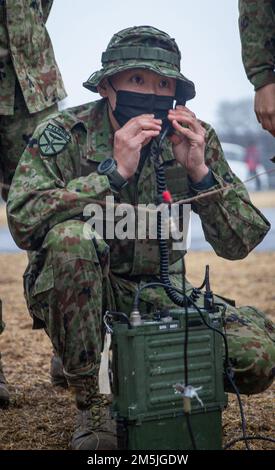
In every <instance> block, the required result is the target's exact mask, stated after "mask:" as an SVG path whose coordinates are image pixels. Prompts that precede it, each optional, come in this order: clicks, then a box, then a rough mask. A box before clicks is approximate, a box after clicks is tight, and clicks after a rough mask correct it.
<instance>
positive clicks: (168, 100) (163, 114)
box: [111, 84, 175, 129]
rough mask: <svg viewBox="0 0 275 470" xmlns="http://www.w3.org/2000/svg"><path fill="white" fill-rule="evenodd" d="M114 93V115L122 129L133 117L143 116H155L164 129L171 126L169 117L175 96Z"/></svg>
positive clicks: (127, 92)
mask: <svg viewBox="0 0 275 470" xmlns="http://www.w3.org/2000/svg"><path fill="white" fill-rule="evenodd" d="M111 86H112V84H111ZM113 89H114V88H113ZM114 91H115V92H116V107H115V109H114V110H113V115H114V117H115V118H116V120H117V122H118V124H119V125H120V126H121V127H122V126H124V124H126V123H127V122H128V121H129V120H130V119H132V118H133V117H137V116H140V115H141V114H154V116H155V118H156V119H162V129H164V128H166V127H167V125H169V124H170V121H168V119H167V115H168V111H169V109H172V108H173V102H174V99H175V98H174V97H173V96H162V95H154V94H151V93H136V92H134V91H124V90H119V91H116V90H115V89H114Z"/></svg>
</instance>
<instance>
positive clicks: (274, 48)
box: [239, 0, 275, 90]
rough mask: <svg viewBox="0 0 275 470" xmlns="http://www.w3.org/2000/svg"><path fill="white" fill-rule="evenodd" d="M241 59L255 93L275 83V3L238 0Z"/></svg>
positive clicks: (266, 0) (263, 0) (259, 0)
mask: <svg viewBox="0 0 275 470" xmlns="http://www.w3.org/2000/svg"><path fill="white" fill-rule="evenodd" d="M239 12H240V17H239V29H240V36H241V42H242V58H243V63H244V67H245V71H246V74H247V77H248V79H249V80H250V81H251V83H252V84H253V85H254V87H255V90H258V89H259V88H261V87H263V86H265V85H268V84H269V83H275V0H239Z"/></svg>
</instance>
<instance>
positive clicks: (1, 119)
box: [0, 84, 58, 201]
mask: <svg viewBox="0 0 275 470" xmlns="http://www.w3.org/2000/svg"><path fill="white" fill-rule="evenodd" d="M57 109H58V108H57V105H56V104H55V105H53V106H50V107H49V108H47V109H45V110H43V111H40V112H38V113H34V114H30V113H29V111H28V109H27V107H26V104H25V101H24V98H23V95H22V92H21V89H20V86H19V84H17V86H16V93H15V102H14V114H13V115H12V116H1V115H0V182H1V183H3V184H4V185H5V186H4V187H3V188H2V197H3V199H4V201H6V200H7V197H8V188H9V186H10V184H11V181H12V178H13V175H14V172H15V170H16V167H17V164H18V162H19V160H20V157H21V155H22V153H23V152H24V150H25V147H26V145H27V144H28V142H29V140H30V138H31V136H32V134H33V132H34V130H35V128H36V127H37V125H38V124H39V123H40V122H41V121H42V120H43V119H45V118H46V117H47V116H49V115H50V114H52V113H53V112H56V111H57Z"/></svg>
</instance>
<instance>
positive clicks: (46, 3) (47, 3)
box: [42, 0, 53, 23]
mask: <svg viewBox="0 0 275 470" xmlns="http://www.w3.org/2000/svg"><path fill="white" fill-rule="evenodd" d="M52 5H53V0H42V10H43V18H44V23H46V22H47V20H48V17H49V14H50V11H51V8H52Z"/></svg>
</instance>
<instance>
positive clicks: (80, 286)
mask: <svg viewBox="0 0 275 470" xmlns="http://www.w3.org/2000/svg"><path fill="white" fill-rule="evenodd" d="M168 38H169V39H168ZM139 41H140V42H139ZM173 41H174V40H172V39H171V38H170V37H169V36H168V35H165V33H161V32H160V31H159V30H157V29H155V28H150V27H136V28H129V29H127V30H123V31H122V32H120V33H118V34H117V35H115V36H114V37H113V38H112V40H111V42H110V43H109V46H108V48H107V52H108V54H105V56H103V58H104V60H105V61H106V62H105V64H104V67H103V69H102V71H99V72H96V73H95V74H93V75H92V76H91V77H90V79H89V80H88V82H86V84H85V86H86V87H88V88H90V89H91V90H93V91H96V86H97V84H98V83H100V81H101V79H102V77H103V76H112V74H114V73H116V72H117V71H120V70H127V68H128V69H131V68H137V67H143V68H149V69H150V70H152V71H154V72H156V73H158V74H160V75H163V76H168V77H175V78H176V79H177V84H178V82H181V84H183V88H184V90H185V92H186V96H187V98H191V97H193V96H194V84H193V83H192V82H190V81H189V80H188V79H186V78H185V77H184V76H183V75H181V74H180V73H179V64H177V62H176V57H177V58H179V56H180V53H179V51H178V50H177V49H175V44H174V42H173ZM129 44H130V47H128V45H129ZM152 45H153V46H156V47H153V46H152ZM140 46H141V47H140ZM120 47H122V49H123V51H122V54H123V57H121V58H120V59H119V55H120ZM169 48H170V49H169ZM167 49H168V50H167ZM168 51H169V54H167V52H168ZM174 52H175V53H174ZM135 55H137V56H138V58H137V59H136V60H134V59H133V58H132V59H129V57H133V56H135ZM202 124H203V126H204V127H205V129H206V151H205V161H206V164H207V165H208V167H209V168H210V169H211V170H212V174H213V178H214V182H215V185H216V187H217V188H221V187H224V186H225V185H226V184H227V183H238V186H237V187H235V188H228V189H226V190H224V191H223V192H219V193H216V194H214V195H211V196H208V197H207V198H205V199H200V200H197V201H195V202H194V203H193V206H192V208H193V210H194V211H195V212H197V213H198V214H199V216H200V218H201V221H202V226H203V230H204V234H205V237H206V239H207V241H208V242H209V243H210V244H211V245H212V246H213V248H214V250H215V251H216V253H217V254H218V255H219V256H222V257H224V258H227V259H231V260H235V259H241V258H244V257H245V256H247V254H248V253H249V252H250V251H251V250H252V249H253V248H254V247H255V246H256V245H257V244H258V243H260V241H261V240H262V239H263V238H264V236H265V235H266V233H267V232H268V230H269V228H270V225H269V223H268V221H267V220H266V219H265V217H264V216H263V215H262V214H261V213H260V211H259V210H258V209H256V208H255V207H254V206H253V205H252V203H251V201H250V199H249V196H248V194H247V191H246V189H245V187H244V185H243V184H242V183H240V181H239V180H238V178H237V177H236V176H235V175H234V174H233V173H232V171H231V169H230V168H229V166H228V164H227V162H226V160H225V158H224V155H223V152H222V149H221V146H220V143H219V141H218V138H217V136H216V134H215V132H214V130H213V129H212V128H211V126H210V125H208V124H206V123H202ZM113 141H114V132H113V130H112V127H111V124H110V121H109V115H108V103H107V101H106V99H101V100H99V101H96V102H93V103H88V104H86V105H82V106H79V107H76V108H73V109H70V110H67V111H64V112H62V113H57V114H56V115H52V116H51V119H50V120H46V121H44V122H43V123H41V125H39V126H38V128H37V129H36V131H35V132H34V134H33V137H32V138H31V140H30V142H29V144H28V146H27V148H26V150H25V152H24V153H23V155H22V158H21V160H20V163H19V165H18V167H17V170H16V173H15V177H14V179H13V183H12V186H11V190H10V194H9V199H8V206H7V207H8V220H9V226H10V230H11V232H12V235H13V237H14V240H15V241H16V243H17V244H18V246H20V247H21V248H23V249H27V250H33V259H32V262H31V263H30V265H29V267H28V269H27V271H26V273H25V278H24V279H25V295H26V298H27V302H28V306H29V311H30V313H31V315H32V316H33V320H34V326H35V327H44V328H45V330H46V332H47V334H48V335H49V337H50V338H51V340H52V343H53V345H54V348H55V349H56V351H57V352H58V354H59V356H60V357H61V358H62V361H63V365H64V371H65V374H66V376H67V378H68V381H69V384H70V385H71V386H73V387H75V388H76V391H77V393H76V400H77V406H78V409H79V410H81V409H82V408H83V409H84V411H86V410H85V408H86V409H87V408H88V407H89V406H90V405H91V399H92V397H91V395H92V394H91V393H90V397H89V396H88V395H89V393H88V392H87V390H88V391H90V392H91V389H92V385H91V384H95V380H96V372H97V369H98V363H99V359H100V351H101V346H102V337H101V336H102V313H103V312H105V311H106V309H115V310H117V311H122V312H125V313H126V314H129V313H130V311H131V308H132V303H133V296H134V293H135V291H136V287H137V286H138V284H140V283H143V282H147V281H149V280H151V279H153V280H155V279H156V278H157V277H158V275H159V246H158V241H157V240H152V239H151V240H150V239H148V237H147V238H146V239H144V240H142V239H138V238H137V237H136V238H135V239H134V240H130V239H124V240H118V239H114V240H111V239H107V238H105V239H99V238H97V237H95V235H96V234H95V232H92V233H93V235H94V236H93V237H92V239H87V238H85V237H84V232H83V229H84V225H85V220H86V219H85V217H84V216H83V210H84V209H85V207H86V206H87V205H88V204H90V203H94V202H97V201H98V202H100V201H104V200H105V197H106V196H113V197H114V198H115V201H116V202H117V203H130V204H133V205H136V204H149V203H155V195H156V181H155V172H154V167H153V165H152V163H151V159H150V158H141V163H140V165H139V167H138V170H137V172H136V173H135V175H134V176H133V177H132V178H131V179H130V181H129V184H128V185H127V186H126V187H124V188H123V189H121V190H120V191H113V188H112V186H111V185H110V181H109V178H108V176H105V175H99V174H98V172H97V168H98V165H99V163H100V162H102V161H103V160H104V159H105V158H106V157H110V156H111V155H112V154H113ZM162 158H163V166H164V168H165V174H166V181H167V186H168V189H169V190H170V192H171V194H172V196H173V200H174V202H176V201H178V200H180V199H183V198H186V197H189V196H190V195H193V194H194V192H196V191H194V188H193V189H192V188H191V187H190V182H189V179H188V178H187V174H186V171H185V169H184V168H183V167H182V166H180V165H179V164H178V163H177V162H176V160H175V158H174V156H173V152H172V147H171V144H170V143H169V141H168V140H166V141H165V145H164V152H163V155H162ZM197 191H198V190H197ZM198 192H200V191H198ZM201 192H203V190H202V191H201ZM182 254H183V253H182V252H180V251H174V250H172V249H171V245H170V258H169V263H170V268H169V270H170V274H171V280H172V282H173V283H174V284H175V285H177V286H178V287H180V286H181V274H180V270H179V268H178V263H177V262H178V260H180V259H181V258H182ZM198 256H199V255H198ZM190 289H191V286H190V285H189V284H188V292H190ZM219 300H220V299H219ZM199 302H202V299H200V300H199ZM169 305H171V301H170V300H169V299H168V297H167V296H166V293H165V292H164V291H163V290H162V289H161V288H157V289H148V290H143V291H142V294H141V310H142V311H143V312H150V311H152V309H153V308H155V307H156V306H158V307H163V306H169ZM225 305H226V313H225V317H226V332H227V336H228V343H229V352H230V358H231V361H232V363H233V365H234V370H235V373H236V382H237V384H238V386H239V387H240V390H241V392H243V393H258V392H260V391H262V390H264V389H265V388H266V387H268V386H269V385H270V383H271V382H272V376H273V372H272V369H273V367H274V362H275V350H274V339H275V338H274V329H273V326H272V324H271V322H269V321H268V320H267V319H266V318H265V316H264V315H263V314H262V313H261V312H259V311H258V310H257V309H255V308H253V307H242V308H234V307H232V306H231V305H230V304H229V303H225ZM89 378H91V381H89ZM81 390H82V391H83V393H81ZM85 391H86V392H87V393H86V392H85ZM82 418H83V419H82V423H84V424H83V425H82V427H80V430H79V434H78V431H77V433H76V434H75V435H74V437H75V439H74V438H73V447H74V448H87V447H85V446H86V445H88V444H87V443H86V441H85V443H84V447H83V446H82V444H83V440H85V439H86V438H87V435H90V437H91V438H92V433H90V434H89V430H87V425H86V421H85V420H86V415H85V414H83V415H82ZM77 429H78V428H77ZM78 438H79V440H78ZM89 445H95V446H97V443H95V442H94V441H93V443H91V444H89ZM89 448H97V447H89Z"/></svg>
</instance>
